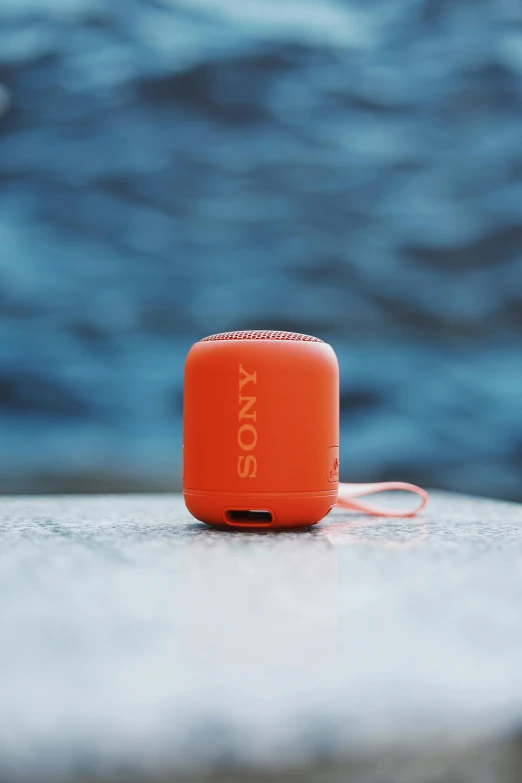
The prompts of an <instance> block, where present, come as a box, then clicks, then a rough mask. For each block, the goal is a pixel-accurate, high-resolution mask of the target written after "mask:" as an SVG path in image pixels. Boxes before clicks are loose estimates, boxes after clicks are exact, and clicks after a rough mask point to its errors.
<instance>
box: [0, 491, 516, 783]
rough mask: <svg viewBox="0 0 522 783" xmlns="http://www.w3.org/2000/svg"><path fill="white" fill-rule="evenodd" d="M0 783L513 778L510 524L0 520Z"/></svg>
mask: <svg viewBox="0 0 522 783" xmlns="http://www.w3.org/2000/svg"><path fill="white" fill-rule="evenodd" d="M0 635H1V646H0V780H1V781H8V780H9V781H11V780H31V781H32V780H43V779H52V780H53V781H58V780H64V781H68V782H69V783H71V781H87V780H88V781H93V780H97V781H100V780H118V781H120V780H122V781H123V780H124V781H126V783H129V781H134V780H140V781H144V780H162V781H163V780H165V781H167V780H169V781H170V780H176V781H178V780H181V781H184V780H209V781H240V780H241V781H243V780H245V781H265V780H266V781H269V780H270V781H273V780H283V779H284V780H288V781H294V780H295V781H309V780H310V781H322V782H323V783H325V782H326V781H328V783H329V782H330V781H332V782H333V781H345V780H354V781H364V783H369V782H370V781H383V783H384V781H386V783H393V781H397V782H398V783H399V781H400V783H409V781H411V782H412V783H413V782H417V781H433V782H435V781H443V780H444V781H459V783H462V782H463V781H470V783H471V781H472V783H486V782H487V781H501V783H503V782H504V781H506V782H507V783H511V781H513V782H514V781H518V780H520V779H521V776H522V742H521V741H520V738H519V733H518V732H519V729H520V726H521V725H522V723H521V719H522V665H521V664H522V506H518V505H514V504H508V503H501V502H495V501H489V500H483V499H473V498H468V497H462V496H460V497H459V496H456V495H447V494H443V493H433V495H432V500H431V504H430V506H429V507H428V509H427V511H426V512H425V513H424V515H423V516H422V518H419V519H418V520H399V521H397V522H386V521H384V522H383V521H379V522H378V523H375V522H371V520H368V519H365V518H364V517H360V516H351V515H349V514H348V513H346V512H334V514H332V515H331V516H330V517H329V518H328V521H327V522H326V521H325V522H324V523H323V524H321V525H320V526H318V527H316V528H313V529H309V530H305V531H302V532H296V533H284V534H267V533H257V534H256V533H251V534H246V533H241V532H237V533H236V532H222V531H216V530H212V529H209V528H206V527H205V526H203V525H201V524H199V523H197V522H196V521H195V520H193V519H192V518H191V517H190V516H189V515H188V513H187V512H186V511H185V509H184V506H183V502H182V500H181V498H180V497H179V496H173V495H170V496H169V495H164V496H157V495H156V496H143V495H142V496H138V495H136V496H121V497H114V496H113V497H109V496H107V497H102V496H98V497H45V498H23V497H20V498H3V499H1V500H0Z"/></svg>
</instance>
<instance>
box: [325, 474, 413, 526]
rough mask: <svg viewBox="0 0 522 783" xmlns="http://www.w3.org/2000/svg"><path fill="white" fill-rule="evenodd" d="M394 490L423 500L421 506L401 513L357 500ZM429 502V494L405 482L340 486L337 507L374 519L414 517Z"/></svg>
mask: <svg viewBox="0 0 522 783" xmlns="http://www.w3.org/2000/svg"><path fill="white" fill-rule="evenodd" d="M393 490H402V491H403V492H411V493H413V494H414V495H418V496H419V497H420V498H421V502H420V505H418V506H417V508H414V509H413V510H412V509H409V510H408V511H400V510H397V509H395V508H386V507H384V506H375V505H373V503H366V502H363V501H361V500H355V498H359V497H361V496H363V495H375V494H377V493H378V492H390V491H393ZM427 502H428V493H427V492H426V491H425V490H424V489H421V488H420V487H417V486H415V484H406V483H405V482H403V481H385V482H378V483H376V484H339V497H338V499H337V505H338V506H340V507H341V508H347V509H350V511H360V512H361V513H363V514H370V516H372V517H393V518H398V517H414V516H415V514H418V513H419V511H421V509H423V508H424V506H425V505H426V503H427Z"/></svg>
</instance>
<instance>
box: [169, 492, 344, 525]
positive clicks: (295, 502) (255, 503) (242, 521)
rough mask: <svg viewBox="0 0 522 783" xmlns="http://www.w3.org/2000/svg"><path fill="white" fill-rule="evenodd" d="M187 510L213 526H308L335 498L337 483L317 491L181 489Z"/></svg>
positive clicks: (324, 514) (327, 509)
mask: <svg viewBox="0 0 522 783" xmlns="http://www.w3.org/2000/svg"><path fill="white" fill-rule="evenodd" d="M183 496H184V498H185V504H186V506H187V508H188V510H189V511H190V513H191V514H192V515H193V516H194V517H196V519H199V520H200V522H205V523H206V524H207V525H214V526H217V527H229V528H235V529H237V528H242V529H246V530H262V529H267V530H274V529H291V528H296V527H309V526H310V525H316V524H317V523H318V522H320V521H321V519H323V518H324V517H325V516H326V515H327V514H328V513H329V512H330V511H331V510H332V508H333V507H334V506H335V504H336V502H337V486H335V487H334V488H332V489H331V490H327V491H319V492H273V493H272V492H251V493H246V492H245V493H238V492H213V491H204V490H196V489H184V490H183Z"/></svg>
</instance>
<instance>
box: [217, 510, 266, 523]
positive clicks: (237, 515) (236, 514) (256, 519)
mask: <svg viewBox="0 0 522 783" xmlns="http://www.w3.org/2000/svg"><path fill="white" fill-rule="evenodd" d="M226 517H227V520H228V521H229V522H233V523H235V524H236V525H269V524H270V522H271V521H272V514H271V513H270V511H267V510H266V509H257V508H255V509H245V510H243V509H239V510H238V509H229V511H227V513H226Z"/></svg>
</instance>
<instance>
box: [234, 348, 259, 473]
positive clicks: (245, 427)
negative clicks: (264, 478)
mask: <svg viewBox="0 0 522 783" xmlns="http://www.w3.org/2000/svg"><path fill="white" fill-rule="evenodd" d="M255 384H257V372H253V373H248V372H247V371H246V370H245V369H244V368H243V365H241V364H240V365H239V412H238V422H239V428H238V431H237V442H238V444H239V448H240V449H241V451H242V452H243V454H240V455H239V457H238V459H237V473H238V476H239V478H243V479H244V478H256V476H257V459H256V457H255V455H254V454H252V453H251V452H253V451H254V449H255V447H256V445H257V429H256V426H255V424H253V423H252V422H255V421H256V420H257V411H256V410H255V405H256V402H257V396H254V395H255V392H256V391H257V389H255V388H254V386H255Z"/></svg>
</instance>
